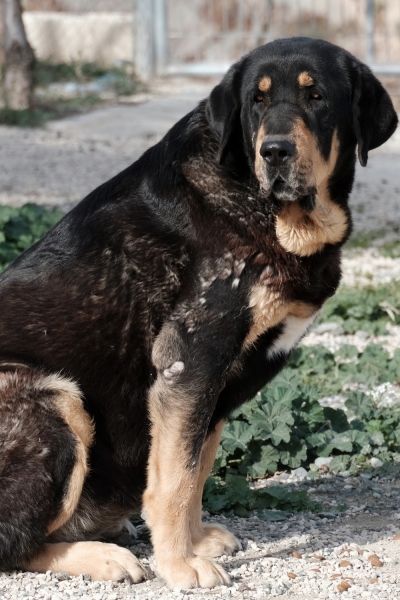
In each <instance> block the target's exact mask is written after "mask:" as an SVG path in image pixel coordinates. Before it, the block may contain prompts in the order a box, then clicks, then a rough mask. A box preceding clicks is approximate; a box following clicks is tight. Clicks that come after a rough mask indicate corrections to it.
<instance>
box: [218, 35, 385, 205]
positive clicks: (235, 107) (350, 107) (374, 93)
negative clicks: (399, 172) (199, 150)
mask: <svg viewBox="0 0 400 600" xmlns="http://www.w3.org/2000/svg"><path fill="white" fill-rule="evenodd" d="M208 111H209V119H210V124H211V127H212V128H213V130H214V131H215V132H216V134H217V136H218V139H219V142H220V151H219V161H220V162H221V163H222V162H223V161H224V160H225V158H226V157H227V155H228V153H229V152H230V151H233V152H234V150H235V145H236V144H241V145H242V146H243V148H244V150H245V155H246V156H247V160H248V162H249V165H250V168H251V170H252V171H253V173H254V175H255V176H256V178H257V179H258V181H259V184H260V189H261V192H262V194H263V195H265V196H267V197H269V198H271V200H275V201H277V203H278V204H279V205H280V206H282V205H285V204H286V203H287V202H292V201H298V204H299V205H300V206H301V207H302V208H303V209H304V210H305V211H306V212H308V213H311V212H312V211H313V209H314V207H315V199H316V196H317V195H318V193H319V190H320V188H321V186H322V187H325V189H326V186H327V182H328V181H329V179H330V178H331V176H332V175H333V173H334V172H335V169H336V170H337V165H338V162H339V161H340V160H342V161H343V159H344V158H345V159H346V160H347V161H349V162H350V163H351V164H352V167H353V169H354V156H355V148H356V145H357V146H358V157H359V160H360V163H361V164H362V165H363V166H365V165H366V164H367V159H368V151H369V150H371V149H373V148H376V147H377V146H380V145H381V144H383V143H384V142H385V141H386V140H387V139H388V138H389V137H390V136H391V135H392V133H393V132H394V130H395V129H396V125H397V115H396V113H395V111H394V108H393V105H392V102H391V100H390V98H389V96H388V94H387V93H386V91H385V90H384V88H383V87H382V85H381V84H380V83H379V81H378V80H377V79H376V78H375V77H374V75H373V74H372V73H371V71H370V70H369V69H368V67H366V66H365V65H364V64H362V63H361V62H360V61H358V60H357V59H356V58H354V57H353V56H352V55H351V54H349V53H348V52H346V51H345V50H342V49H341V48H339V47H337V46H334V45H333V44H330V43H329V42H325V41H322V40H312V39H308V38H293V39H286V40H277V41H275V42H272V43H270V44H266V45H265V46H261V47H260V48H257V49H256V50H254V51H253V52H251V53H250V54H248V55H247V56H245V57H244V58H242V59H241V60H240V61H239V62H238V63H236V64H235V65H233V66H232V67H231V69H230V70H229V71H228V73H227V74H226V76H225V77H224V79H223V80H222V82H221V83H220V84H219V85H218V86H217V87H216V88H214V90H213V91H212V93H211V95H210V99H209V104H208ZM341 172H343V168H342V169H341ZM350 185H351V184H350ZM348 191H349V190H348Z"/></svg>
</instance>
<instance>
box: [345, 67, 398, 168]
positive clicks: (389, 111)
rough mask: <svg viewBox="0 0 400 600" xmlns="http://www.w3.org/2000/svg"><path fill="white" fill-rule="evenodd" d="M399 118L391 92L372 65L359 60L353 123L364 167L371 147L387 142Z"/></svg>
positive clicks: (359, 154) (355, 70) (356, 71)
mask: <svg viewBox="0 0 400 600" xmlns="http://www.w3.org/2000/svg"><path fill="white" fill-rule="evenodd" d="M397 122H398V119H397V114H396V112H395V110H394V108H393V104H392V101H391V99H390V97H389V94H388V93H387V92H386V90H385V89H384V88H383V86H382V84H381V83H380V82H379V81H378V80H377V78H376V77H375V76H374V75H373V74H372V73H371V71H370V69H369V68H368V67H367V66H366V65H364V64H362V63H360V62H358V61H357V63H355V64H354V68H353V123H354V131H355V134H356V138H357V145H358V159H359V161H360V164H361V165H362V166H363V167H365V166H366V165H367V161H368V151H369V150H373V149H374V148H377V147H378V146H381V145H382V144H384V143H385V142H386V140H388V139H389V138H390V136H391V135H392V133H394V131H395V129H396V127H397Z"/></svg>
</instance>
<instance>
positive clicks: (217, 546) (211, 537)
mask: <svg viewBox="0 0 400 600" xmlns="http://www.w3.org/2000/svg"><path fill="white" fill-rule="evenodd" d="M192 542H193V552H194V553H195V554H197V556H211V557H215V556H222V555H223V554H228V555H232V554H233V553H234V552H236V551H237V550H240V549H241V547H242V546H241V544H240V542H239V540H238V539H237V538H236V537H235V536H234V535H233V534H232V533H231V532H230V531H228V530H227V529H225V527H223V526H222V525H216V524H214V523H211V524H204V523H203V524H202V532H201V537H197V539H193V540H192Z"/></svg>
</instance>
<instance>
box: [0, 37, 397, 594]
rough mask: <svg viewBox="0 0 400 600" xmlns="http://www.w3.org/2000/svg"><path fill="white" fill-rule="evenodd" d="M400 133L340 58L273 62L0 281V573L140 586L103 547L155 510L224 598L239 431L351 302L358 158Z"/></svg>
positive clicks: (189, 564) (350, 62)
mask: <svg viewBox="0 0 400 600" xmlns="http://www.w3.org/2000/svg"><path fill="white" fill-rule="evenodd" d="M396 124H397V117H396V114H395V112H394V109H393V106H392V103H391V101H390V99H389V97H388V95H387V93H386V92H385V90H384V89H383V88H382V86H381V85H380V83H379V82H378V81H377V80H376V79H375V77H374V76H373V75H372V74H371V72H370V70H369V69H368V68H367V67H366V66H365V65H363V64H361V63H360V62H359V61H358V60H356V59H355V58H354V57H353V56H351V55H350V54H348V53H347V52H345V51H344V50H341V49H340V48H338V47H336V46H333V45H331V44H329V43H327V42H323V41H316V40H310V39H306V38H296V39H289V40H280V41H276V42H273V43H271V44H267V45H266V46H262V47H260V48H258V49H256V50H254V51H253V52H251V53H250V54H248V55H247V56H245V57H244V58H243V59H241V60H240V61H239V62H237V63H236V64H235V65H233V67H232V68H231V69H230V70H229V72H228V73H227V75H226V76H225V77H224V79H223V80H222V83H221V84H220V85H218V86H217V87H216V88H215V89H214V90H213V91H212V93H211V95H210V97H209V98H208V99H207V100H205V101H203V102H201V103H200V104H199V106H198V107H197V108H196V109H195V110H194V111H192V112H191V113H189V114H188V115H186V116H185V117H184V118H183V119H182V120H181V121H179V123H177V124H176V125H175V126H174V127H173V128H172V129H171V130H170V131H169V133H168V134H167V135H166V136H165V137H164V139H163V140H161V142H160V143H158V144H157V145H155V146H154V147H153V148H151V149H150V150H148V151H147V152H146V153H145V154H144V155H143V156H142V157H141V158H140V159H139V160H138V161H137V162H136V163H134V164H133V165H132V166H131V167H129V168H128V169H127V170H126V171H124V172H122V173H120V174H119V175H117V176H116V177H114V178H113V179H111V181H109V182H107V183H105V184H104V185H102V186H101V187H99V188H98V189H97V190H95V191H94V192H93V193H91V194H90V195H89V196H88V197H87V198H85V199H84V200H83V201H82V202H81V203H80V204H79V205H78V206H77V207H76V208H75V209H74V210H72V211H71V212H70V213H69V214H68V215H67V216H66V217H65V218H64V219H63V220H62V221H61V222H60V223H59V224H58V225H57V226H56V227H54V228H53V229H52V230H51V231H50V232H49V233H48V234H47V235H46V236H45V237H44V238H43V239H42V240H41V241H40V242H39V243H38V244H35V246H33V247H32V248H31V249H30V250H28V251H27V252H25V253H24V254H23V255H22V256H21V257H20V258H19V259H17V260H16V261H15V262H14V264H13V265H12V266H10V267H9V268H8V269H7V270H6V271H5V272H4V273H3V274H2V275H1V276H0V282H1V284H0V315H1V317H0V364H1V373H0V567H1V568H2V569H3V570H8V569H13V568H16V567H20V568H23V569H26V570H33V571H36V570H37V571H46V570H47V569H51V570H57V571H60V570H62V571H67V572H68V573H71V574H79V573H90V574H91V575H92V577H93V578H97V579H114V580H121V579H124V578H126V579H128V580H132V581H134V582H137V581H140V580H141V579H142V578H143V576H144V570H143V568H142V567H141V565H140V563H139V562H138V560H137V559H136V558H135V557H134V556H133V555H132V554H131V553H130V552H129V551H128V550H126V549H124V548H120V547H118V546H115V545H110V544H106V543H103V542H101V541H98V540H102V539H103V540H104V539H105V538H106V537H107V535H110V534H114V533H115V534H116V533H117V532H118V531H119V530H121V529H122V528H123V526H124V523H126V520H127V519H128V518H129V517H130V516H131V515H132V514H134V513H135V512H140V511H143V514H144V515H145V519H146V521H147V523H148V525H149V527H150V529H151V534H152V540H153V544H154V550H155V556H156V560H157V568H158V571H159V573H160V575H161V576H162V577H163V578H164V579H165V581H166V583H167V585H168V586H171V587H179V588H188V587H192V586H196V585H198V586H203V587H211V586H214V585H216V584H219V583H228V582H229V578H228V576H227V574H226V573H225V572H224V571H223V569H222V568H221V567H220V566H219V565H217V564H216V563H215V562H213V561H212V560H210V558H209V557H215V556H218V555H220V554H223V553H227V552H233V551H234V550H235V549H237V548H238V541H237V540H236V539H235V537H234V536H233V535H231V534H230V533H229V532H228V531H226V530H225V529H223V528H222V527H219V526H218V525H204V524H203V523H202V522H201V497H202V489H203V485H204V482H205V480H206V478H207V476H208V473H209V471H210V469H211V467H212V464H213V461H214V457H215V452H216V449H217V445H218V441H219V437H220V433H221V429H222V426H223V423H224V420H225V419H226V418H227V416H228V415H229V413H230V412H231V411H232V410H233V409H234V408H236V407H237V406H238V405H240V404H241V403H243V402H245V401H246V400H248V399H250V398H251V397H252V396H253V395H254V394H255V393H256V392H257V391H258V390H259V389H260V388H261V387H262V386H264V385H265V384H266V383H267V382H268V381H270V380H271V379H272V378H273V377H274V375H275V374H276V373H277V372H278V371H279V370H280V369H282V367H283V366H284V364H285V361H286V360H287V357H288V355H289V353H290V351H291V349H292V348H293V347H294V346H295V345H296V344H297V342H298V341H299V339H300V338H301V337H302V335H303V334H304V333H305V331H306V330H307V328H308V327H309V326H310V324H311V323H312V322H313V319H314V318H315V315H316V314H317V313H318V311H319V309H320V308H321V306H322V304H323V303H324V302H325V300H326V299H327V298H328V297H329V296H331V295H332V294H333V293H334V291H335V290H336V288H337V286H338V283H339V279H340V252H341V250H340V248H341V246H342V244H343V242H344V241H345V240H346V239H347V237H348V235H349V232H350V228H351V219H350V213H349V208H348V205H347V200H348V197H349V194H350V191H351V187H352V183H353V177H354V168H355V160H356V157H355V150H356V146H358V157H359V159H360V162H361V164H362V165H365V164H366V162H367V157H368V151H369V150H370V149H372V148H375V147H377V146H380V145H381V144H383V143H384V142H385V141H386V140H387V139H388V138H389V136H390V135H391V134H392V133H393V132H394V130H395V128H396ZM96 540H97V541H96Z"/></svg>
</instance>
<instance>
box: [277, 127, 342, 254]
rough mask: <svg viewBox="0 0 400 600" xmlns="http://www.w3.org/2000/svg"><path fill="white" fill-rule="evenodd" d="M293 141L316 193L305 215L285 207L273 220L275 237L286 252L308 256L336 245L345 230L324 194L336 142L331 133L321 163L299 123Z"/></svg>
mask: <svg viewBox="0 0 400 600" xmlns="http://www.w3.org/2000/svg"><path fill="white" fill-rule="evenodd" d="M293 138H294V141H295V143H296V145H297V149H298V152H299V154H300V156H301V160H302V164H303V165H305V166H307V165H308V164H309V165H310V172H311V176H312V178H313V179H312V181H310V184H312V185H315V187H316V189H317V194H316V207H315V209H314V210H313V211H312V213H310V214H307V213H305V212H304V210H302V209H301V208H300V206H299V204H298V202H291V203H287V204H286V206H285V207H284V209H283V210H282V212H281V213H280V214H279V215H278V217H277V219H276V234H277V237H278V240H279V243H280V244H281V245H282V246H283V247H284V248H285V250H287V251H288V252H291V253H293V254H297V255H299V256H310V255H311V254H315V252H318V251H319V250H322V248H323V247H324V245H325V244H335V243H338V242H340V241H341V240H342V239H343V237H344V236H345V234H346V231H347V228H348V222H347V216H346V214H345V212H344V210H343V209H342V208H340V206H338V205H337V204H335V203H334V202H333V201H332V200H331V199H330V197H329V190H328V181H329V178H330V176H331V175H332V173H333V170H334V168H335V165H336V161H337V157H338V153H339V141H338V137H337V133H336V131H335V133H334V135H333V138H332V146H331V152H330V155H329V158H328V160H327V161H324V160H323V158H322V156H321V154H320V152H319V149H318V145H317V140H316V139H315V136H314V135H313V134H312V133H311V132H310V131H309V130H308V129H307V127H306V126H305V125H304V123H303V121H301V120H298V121H297V123H296V126H295V128H294V131H293Z"/></svg>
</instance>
